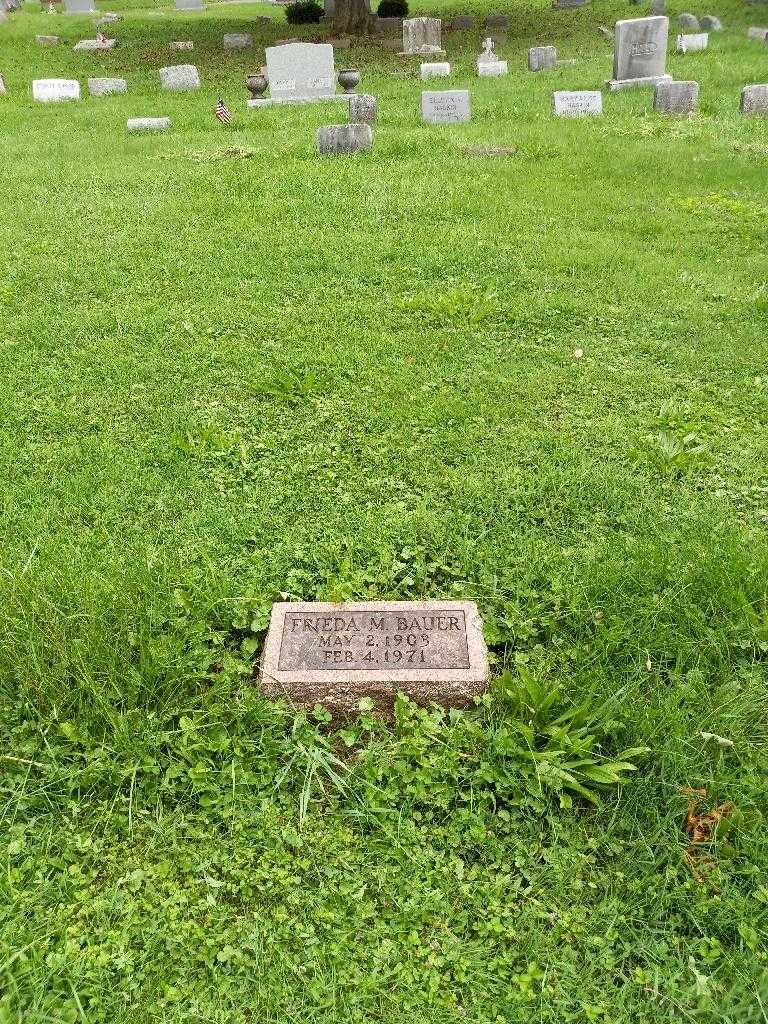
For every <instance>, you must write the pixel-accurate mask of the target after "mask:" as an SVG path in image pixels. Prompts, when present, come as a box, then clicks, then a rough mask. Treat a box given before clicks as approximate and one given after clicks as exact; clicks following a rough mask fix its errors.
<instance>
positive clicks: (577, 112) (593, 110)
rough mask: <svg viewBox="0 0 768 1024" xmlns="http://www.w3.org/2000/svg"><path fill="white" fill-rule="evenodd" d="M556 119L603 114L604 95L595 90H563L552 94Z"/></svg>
mask: <svg viewBox="0 0 768 1024" xmlns="http://www.w3.org/2000/svg"><path fill="white" fill-rule="evenodd" d="M552 110H553V112H554V114H555V116H556V117H592V116H595V115H597V114H602V112H603V94H602V93H601V92H597V91H593V90H589V91H587V90H582V91H573V90H571V91H569V90H561V91H559V92H553V93H552Z"/></svg>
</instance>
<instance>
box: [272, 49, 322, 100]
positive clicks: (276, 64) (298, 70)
mask: <svg viewBox="0 0 768 1024" xmlns="http://www.w3.org/2000/svg"><path fill="white" fill-rule="evenodd" d="M266 55H267V77H268V78H269V93H270V96H271V98H272V99H273V100H311V99H321V98H322V97H324V96H334V95H335V94H336V70H335V68H334V65H333V47H332V46H331V45H330V44H329V43H285V44H284V45H283V46H268V47H267V48H266Z"/></svg>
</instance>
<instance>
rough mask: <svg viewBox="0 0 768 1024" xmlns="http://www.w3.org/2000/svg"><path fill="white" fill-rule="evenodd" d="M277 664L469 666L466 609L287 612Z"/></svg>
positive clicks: (293, 666)
mask: <svg viewBox="0 0 768 1024" xmlns="http://www.w3.org/2000/svg"><path fill="white" fill-rule="evenodd" d="M278 667H279V668H280V669H281V670H286V669H320V670H322V669H324V668H328V669H335V670H339V669H341V670H342V671H343V670H347V671H348V670H358V671H378V670H381V669H386V668H388V667H389V668H396V667H397V668H411V669H414V670H417V671H418V670H419V669H422V670H423V669H427V668H437V667H443V668H469V651H468V649H467V628H466V620H465V614H464V611H463V610H461V609H446V610H445V611H442V610H441V611H440V612H439V613H426V614H425V613H421V614H418V615H416V614H413V613H410V614H409V613H408V612H403V611H377V612H364V613H358V614H352V613H347V614H344V615H328V614H319V613H311V614H306V613H304V614H301V615H290V614H289V615H286V617H285V622H284V625H283V634H282V641H281V644H280V656H279V661H278Z"/></svg>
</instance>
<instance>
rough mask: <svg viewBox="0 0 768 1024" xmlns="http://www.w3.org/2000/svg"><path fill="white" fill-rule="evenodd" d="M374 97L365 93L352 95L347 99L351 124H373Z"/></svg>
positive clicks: (374, 117)
mask: <svg viewBox="0 0 768 1024" xmlns="http://www.w3.org/2000/svg"><path fill="white" fill-rule="evenodd" d="M376 113H377V104H376V97H375V96H369V95H368V94H367V93H364V92H363V93H354V94H353V95H352V96H350V98H349V120H350V122H351V123H352V124H375V123H376Z"/></svg>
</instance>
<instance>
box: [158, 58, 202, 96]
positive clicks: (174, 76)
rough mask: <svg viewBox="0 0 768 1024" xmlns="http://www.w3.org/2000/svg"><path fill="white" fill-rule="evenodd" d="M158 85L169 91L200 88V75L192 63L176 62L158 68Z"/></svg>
mask: <svg viewBox="0 0 768 1024" xmlns="http://www.w3.org/2000/svg"><path fill="white" fill-rule="evenodd" d="M160 87H161V88H162V89H166V90H169V91H171V92H186V91H187V90H189V89H199V88H200V75H199V74H198V73H197V68H196V67H195V65H194V64H177V65H176V66H175V67H169V68H160Z"/></svg>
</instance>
